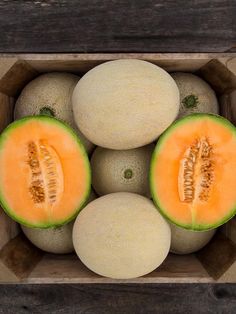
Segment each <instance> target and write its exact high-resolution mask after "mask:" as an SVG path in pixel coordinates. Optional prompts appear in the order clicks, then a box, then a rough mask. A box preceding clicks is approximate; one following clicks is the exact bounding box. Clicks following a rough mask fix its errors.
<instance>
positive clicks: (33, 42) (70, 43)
mask: <svg viewBox="0 0 236 314" xmlns="http://www.w3.org/2000/svg"><path fill="white" fill-rule="evenodd" d="M235 16H236V1H235V0H231V1H230V0H214V1H205V0H197V1H192V0H185V1H183V0H179V1H177V0H162V1H158V0H143V1H142V0H140V1H139V0H136V1H135V0H129V1H127V0H30V1H28V0H0V30H1V31H0V51H1V52H55V51H57V52H108V51H109V52H112V51H120V52H131V51H132V52H157V51H158V52H193V51H197V52H210V51H212V52H215V51H221V52H223V51H228V50H230V49H231V48H233V47H234V49H236V23H235Z"/></svg>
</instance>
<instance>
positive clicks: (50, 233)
mask: <svg viewBox="0 0 236 314" xmlns="http://www.w3.org/2000/svg"><path fill="white" fill-rule="evenodd" d="M95 198H96V195H95V193H94V192H93V191H91V193H90V196H89V198H88V200H87V202H86V205H87V204H88V203H90V202H92V201H93V200H94V199H95ZM74 222H75V220H73V221H71V222H70V223H68V224H65V225H63V226H61V227H56V228H48V229H40V228H30V227H26V226H23V225H21V229H22V231H23V233H24V234H25V236H26V237H27V238H28V239H29V240H30V242H32V243H33V244H34V245H35V246H37V247H38V248H39V249H41V250H43V251H45V252H49V253H55V254H66V253H71V252H73V251H74V246H73V242H72V229H73V225H74Z"/></svg>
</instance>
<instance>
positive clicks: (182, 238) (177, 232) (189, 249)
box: [170, 223, 216, 254]
mask: <svg viewBox="0 0 236 314" xmlns="http://www.w3.org/2000/svg"><path fill="white" fill-rule="evenodd" d="M170 228H171V247H170V251H171V252H172V253H175V254H189V253H194V252H196V251H198V250H200V249H201V248H203V247H204V246H205V245H206V244H207V243H208V242H209V241H210V240H211V239H212V237H213V235H214V234H215V232H216V229H211V230H207V231H192V230H187V229H184V228H181V227H178V226H176V225H174V224H172V223H170Z"/></svg>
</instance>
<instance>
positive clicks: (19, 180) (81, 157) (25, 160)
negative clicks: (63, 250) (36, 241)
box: [0, 116, 91, 228]
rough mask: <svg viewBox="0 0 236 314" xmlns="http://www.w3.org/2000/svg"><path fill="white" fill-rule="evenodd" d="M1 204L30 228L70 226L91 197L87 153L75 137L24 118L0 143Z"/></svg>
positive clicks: (42, 119)
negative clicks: (69, 223) (68, 223)
mask: <svg viewBox="0 0 236 314" xmlns="http://www.w3.org/2000/svg"><path fill="white" fill-rule="evenodd" d="M0 173H1V176H0V203H1V205H2V207H3V208H4V210H5V211H6V213H7V214H8V215H9V216H11V217H12V218H13V219H14V220H16V221H18V222H20V223H21V224H23V225H26V226H29V227H41V228H47V227H53V226H60V225H62V224H64V223H66V222H69V221H70V220H72V219H73V218H74V217H75V216H76V214H77V213H78V211H79V210H80V209H81V207H82V206H83V204H84V203H85V201H86V200H87V198H88V196H89V193H90V185H91V174H90V165H89V161H88V157H87V154H86V151H85V149H84V147H83V145H82V144H81V142H80V140H79V138H78V137H77V135H76V134H75V132H74V131H73V130H72V129H71V128H70V127H69V126H67V125H65V124H64V123H63V122H60V121H59V120H57V119H55V118H51V117H47V116H33V117H27V118H23V119H21V120H18V121H15V122H13V123H12V124H10V125H9V126H8V127H7V128H6V129H5V130H4V131H3V133H2V134H1V137H0Z"/></svg>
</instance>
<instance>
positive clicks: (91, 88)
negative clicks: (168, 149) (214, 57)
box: [72, 59, 179, 150]
mask: <svg viewBox="0 0 236 314" xmlns="http://www.w3.org/2000/svg"><path fill="white" fill-rule="evenodd" d="M72 103H73V111H74V117H75V122H76V123H77V125H79V127H80V129H81V131H82V132H83V133H84V134H85V136H86V137H87V138H88V139H89V140H90V141H92V142H93V143H95V144H97V145H98V146H101V147H105V148H110V149H118V150H122V149H131V148H137V147H141V146H144V145H146V144H149V143H151V142H153V141H154V140H155V139H156V138H157V137H158V136H159V135H160V134H161V133H162V132H163V131H164V130H165V129H166V128H167V127H168V126H169V125H170V124H171V123H172V122H173V121H174V120H175V118H176V117H177V114H178V112H179V90H178V87H177V85H176V83H175V81H174V80H173V79H172V77H171V76H170V75H169V74H168V73H167V72H166V71H164V70H163V69H161V68H160V67H158V66H156V65H154V64H152V63H149V62H146V61H141V60H136V59H124V60H115V61H109V62H106V63H103V64H101V65H99V66H96V67H95V68H93V69H92V70H90V71H89V72H87V73H86V74H85V75H84V76H83V77H82V78H81V79H80V80H79V82H78V84H77V85H76V87H75V89H74V92H73V97H72Z"/></svg>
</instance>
